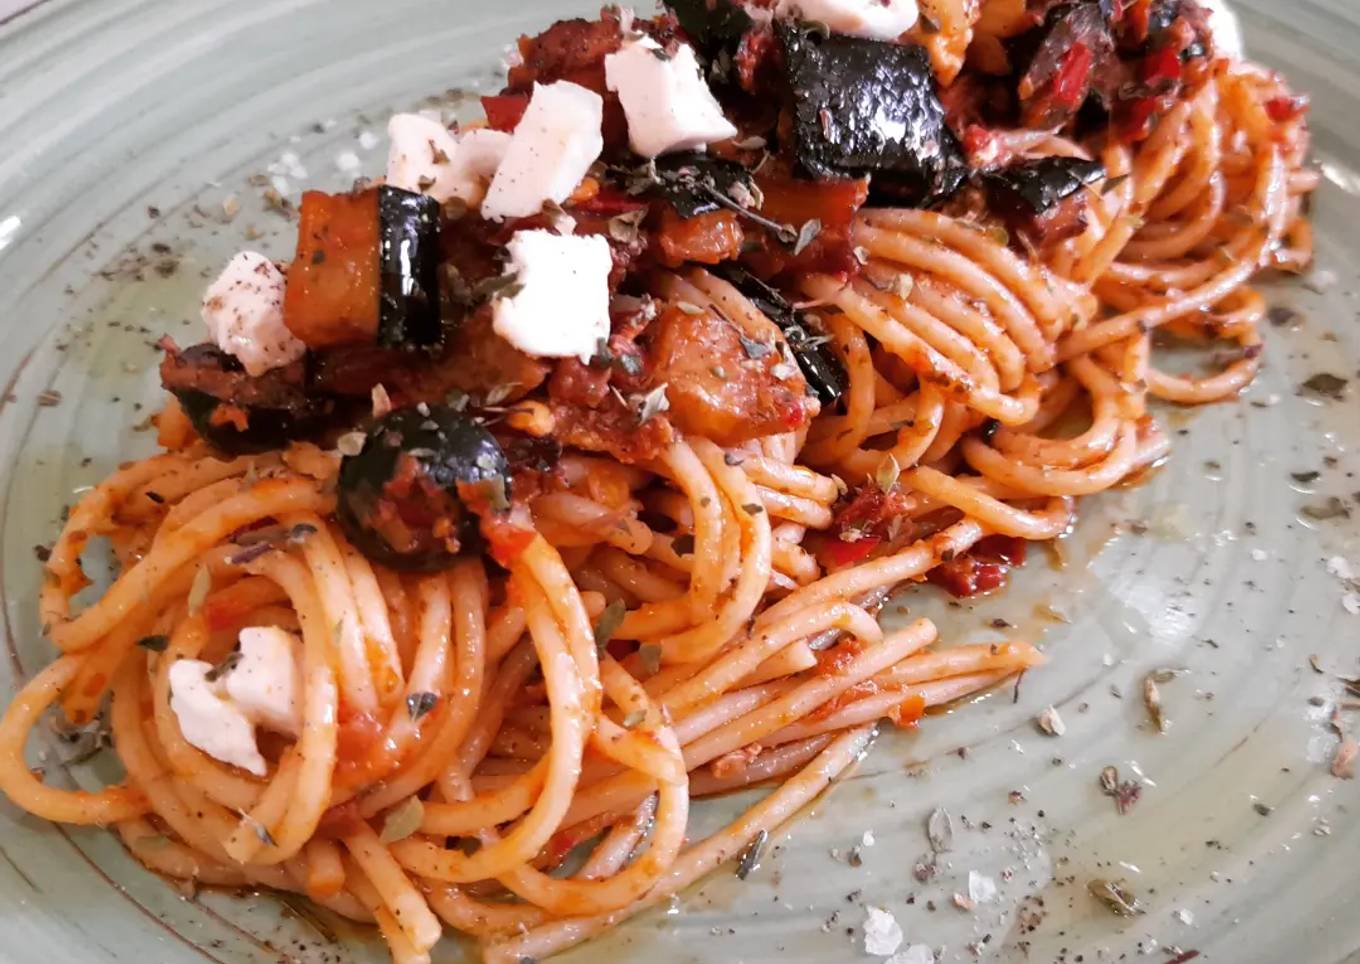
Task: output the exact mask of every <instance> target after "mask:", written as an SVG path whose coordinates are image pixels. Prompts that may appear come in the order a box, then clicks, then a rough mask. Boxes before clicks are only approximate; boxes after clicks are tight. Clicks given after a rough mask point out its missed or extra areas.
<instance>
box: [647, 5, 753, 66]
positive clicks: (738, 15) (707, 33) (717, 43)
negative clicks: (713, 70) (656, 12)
mask: <svg viewBox="0 0 1360 964" xmlns="http://www.w3.org/2000/svg"><path fill="white" fill-rule="evenodd" d="M665 5H666V9H667V10H669V11H670V12H671V13H673V14H674V15H675V19H676V20H677V21H678V22H679V24H680V27H681V28H682V29H683V30H684V31H685V33H686V34H687V35H688V36H689V39H690V41H691V42H693V44H694V48H695V49H696V50H697V51H699V52H700V53H701V54H703V55H704V56H706V57H715V56H717V55H718V54H719V53H720V52H722V51H723V50H727V51H729V52H730V51H733V50H735V49H736V48H737V45H738V44H739V43H741V38H742V37H743V36H745V35H746V32H747V31H748V30H750V29H751V28H752V27H753V26H755V21H753V20H752V19H751V15H750V14H748V13H747V12H746V11H745V10H744V9H742V7H741V6H740V5H739V4H736V3H733V2H732V0H665Z"/></svg>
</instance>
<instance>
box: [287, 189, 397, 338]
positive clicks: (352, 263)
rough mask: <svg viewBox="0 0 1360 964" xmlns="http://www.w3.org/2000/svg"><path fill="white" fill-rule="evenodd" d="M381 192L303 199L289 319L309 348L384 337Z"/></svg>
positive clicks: (306, 196) (311, 195)
mask: <svg viewBox="0 0 1360 964" xmlns="http://www.w3.org/2000/svg"><path fill="white" fill-rule="evenodd" d="M378 235H379V228H378V192H377V190H376V189H375V190H369V191H361V192H359V193H357V194H326V193H324V192H322V191H307V192H306V193H305V194H303V195H302V206H301V208H300V219H299V224H298V244H297V256H296V257H295V258H294V259H293V264H292V267H290V268H289V269H288V288H287V293H286V294H285V295H284V299H283V321H284V324H286V325H287V326H288V329H289V330H290V331H291V332H292V333H293V334H294V335H296V336H297V337H298V338H299V339H301V340H302V341H303V342H304V343H305V344H306V345H307V346H308V347H309V348H326V347H330V346H332V345H351V344H371V343H373V342H375V341H376V340H377V338H378V304H379V300H380V291H381V287H382V284H381V280H380V278H379V275H378V243H379V241H378Z"/></svg>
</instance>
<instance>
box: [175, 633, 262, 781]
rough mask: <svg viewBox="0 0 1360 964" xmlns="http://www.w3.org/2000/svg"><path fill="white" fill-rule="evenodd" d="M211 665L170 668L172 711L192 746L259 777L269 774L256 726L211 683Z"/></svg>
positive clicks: (193, 662)
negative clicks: (258, 744) (256, 734)
mask: <svg viewBox="0 0 1360 964" xmlns="http://www.w3.org/2000/svg"><path fill="white" fill-rule="evenodd" d="M210 672H212V665H211V664H210V663H205V662H203V660H201V659H182V660H180V661H179V662H177V663H175V665H173V666H171V667H170V709H171V710H172V711H173V712H174V714H175V719H177V720H179V729H180V732H181V733H183V734H184V739H186V740H188V741H189V743H190V745H192V746H196V747H198V748H199V749H200V750H202V751H203V752H204V753H206V754H208V756H210V757H212V758H213V759H215V760H221V761H222V762H223V763H230V764H231V765H232V766H236V767H240V768H241V769H242V770H248V771H249V772H251V773H253V774H255V775H256V776H257V777H262V776H264V775H265V774H266V773H268V772H269V771H268V767H267V766H266V764H265V762H264V757H262V756H261V755H260V750H259V747H257V746H256V745H255V724H254V723H252V722H251V721H250V718H249V717H247V716H246V715H245V713H244V712H242V710H241V708H240V707H239V706H237V705H236V703H234V702H233V701H232V700H231V699H230V698H228V697H226V696H225V695H224V694H223V693H222V691H221V688H220V687H219V686H218V684H219V683H220V682H221V680H218V681H216V682H213V681H210V680H209V679H208V674H209V673H210Z"/></svg>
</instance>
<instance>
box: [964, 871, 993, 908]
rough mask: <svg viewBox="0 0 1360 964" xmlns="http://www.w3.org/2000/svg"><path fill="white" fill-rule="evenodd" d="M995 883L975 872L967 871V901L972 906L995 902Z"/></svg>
mask: <svg viewBox="0 0 1360 964" xmlns="http://www.w3.org/2000/svg"><path fill="white" fill-rule="evenodd" d="M996 893H997V891H996V881H995V880H993V879H992V878H990V877H988V876H986V875H985V874H980V873H978V872H977V871H976V870H970V871H968V899H969V900H971V901H972V902H973V903H974V904H990V903H991V902H992V901H994V900H996Z"/></svg>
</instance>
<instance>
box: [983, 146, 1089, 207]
mask: <svg viewBox="0 0 1360 964" xmlns="http://www.w3.org/2000/svg"><path fill="white" fill-rule="evenodd" d="M1104 177H1105V165H1103V164H1101V163H1100V162H1099V161H1084V160H1082V159H1081V158H1079V157H1040V158H1035V159H1034V160H1029V161H1021V162H1020V163H1018V164H1012V165H1011V166H1010V167H1007V168H1004V169H1002V170H1000V171H993V172H991V173H989V174H987V175H986V177H985V178H984V179H983V180H984V182H985V183H986V185H987V189H988V190H989V191H990V192H991V194H992V197H993V198H995V199H997V200H999V201H1002V202H1004V203H1007V204H1009V205H1012V206H1015V207H1017V208H1019V209H1020V210H1022V211H1024V212H1026V213H1029V214H1033V215H1035V216H1040V215H1044V214H1047V213H1048V212H1049V211H1050V210H1052V208H1053V206H1054V205H1056V204H1057V203H1058V202H1060V201H1063V200H1065V199H1067V198H1069V197H1071V196H1072V195H1073V194H1076V193H1077V192H1078V191H1080V190H1081V189H1082V188H1083V187H1086V186H1087V185H1089V184H1094V183H1096V182H1097V181H1099V180H1101V179H1103V178H1104Z"/></svg>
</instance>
